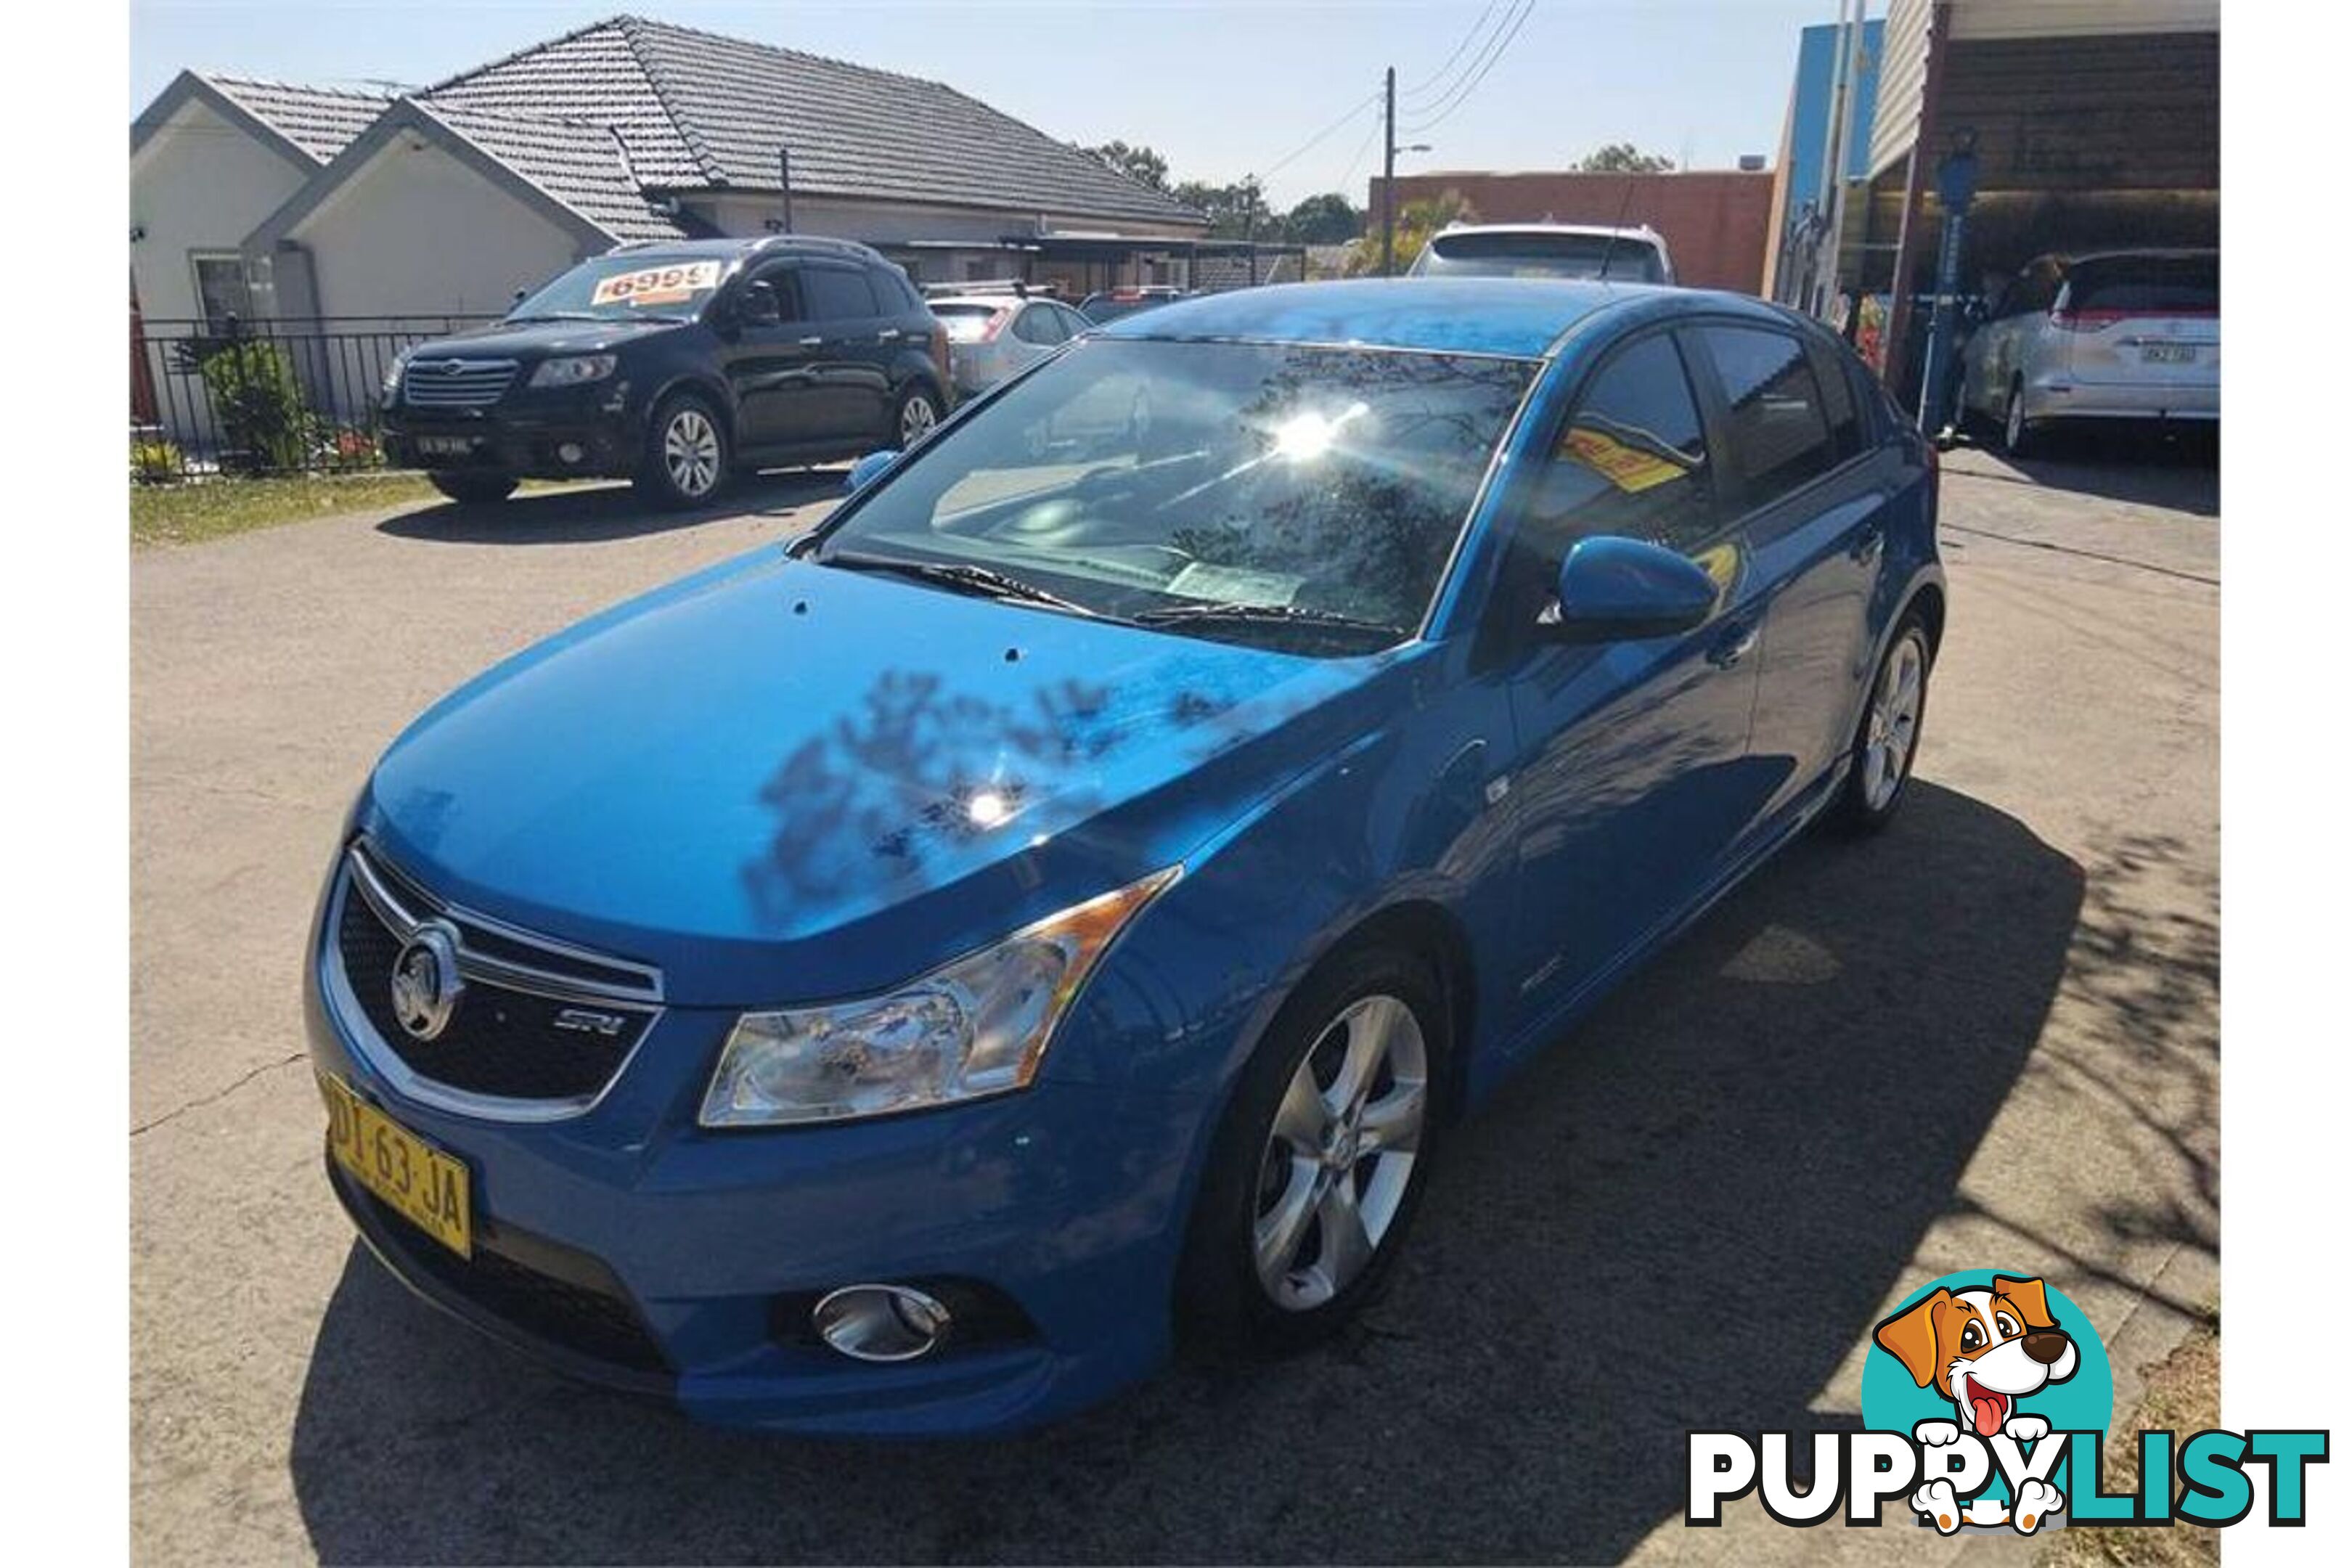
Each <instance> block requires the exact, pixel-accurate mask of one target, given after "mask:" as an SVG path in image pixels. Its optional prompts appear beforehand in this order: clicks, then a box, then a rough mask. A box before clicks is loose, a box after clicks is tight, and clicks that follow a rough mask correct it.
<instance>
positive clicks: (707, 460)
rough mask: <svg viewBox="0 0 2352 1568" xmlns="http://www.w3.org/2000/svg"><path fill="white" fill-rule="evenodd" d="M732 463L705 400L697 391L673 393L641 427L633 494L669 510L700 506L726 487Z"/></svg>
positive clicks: (723, 432)
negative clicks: (641, 447) (642, 439)
mask: <svg viewBox="0 0 2352 1568" xmlns="http://www.w3.org/2000/svg"><path fill="white" fill-rule="evenodd" d="M733 460H734V452H733V450H732V449H731V446H730V442H729V441H728V439H727V422H726V420H724V419H722V418H720V417H719V411H718V410H717V409H716V408H713V407H712V406H711V405H710V403H709V399H707V398H705V397H704V396H703V395H701V394H699V393H694V392H676V393H672V394H671V395H669V396H667V397H666V398H664V399H662V403H661V406H660V407H658V408H656V409H655V410H654V416H653V418H652V419H651V420H649V421H647V423H646V450H645V456H644V457H643V458H641V459H640V460H639V462H638V465H637V477H636V485H637V493H638V494H639V495H642V496H644V497H645V498H646V500H650V501H652V502H653V503H654V505H656V506H658V507H663V508H666V509H669V510H677V509H681V508H685V507H692V506H700V505H701V504H702V503H703V502H705V501H707V500H710V498H711V497H713V496H715V495H717V494H718V493H719V488H720V487H721V486H723V485H724V484H726V482H727V466H728V464H729V463H730V462H732V461H733Z"/></svg>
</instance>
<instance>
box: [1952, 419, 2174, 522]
mask: <svg viewBox="0 0 2352 1568" xmlns="http://www.w3.org/2000/svg"><path fill="white" fill-rule="evenodd" d="M1973 445H1974V446H1975V447H1978V448H1979V452H1978V454H1977V456H1976V458H1974V459H1973V460H1972V461H1971V462H1970V465H1969V470H1968V471H1969V475H1970V477H1972V478H1977V479H2006V480H2008V481H2010V482H2011V483H2015V484H2026V485H2032V486H2035V487H2038V488H2040V489H2052V490H2063V491H2066V492H2068V493H2070V494H2074V495H2086V496H2097V497H2099V498H2100V499H2102V500H2113V501H2126V502H2128V503H2131V504H2133V505H2136V506H2152V507H2163V508H2166V509H2168V510H2175V511H2185V512H2189V513H2192V514H2194V515H2196V516H2198V517H2219V516H2221V437H2220V434H2219V432H2217V431H2212V430H2174V431H2159V430H2137V429H2116V430H2099V429H2089V428H2086V429H2081V430H2053V431H2051V432H2049V433H2048V434H2046V435H2044V436H2043V437H2041V439H2040V441H2039V443H2038V444H2037V445H2036V446H2035V447H2033V448H2032V453H2033V455H2032V457H2028V458H2004V457H2002V456H2000V454H1999V453H1998V452H1997V451H1995V450H1994V449H1992V447H1991V445H1990V442H1988V441H1986V440H1984V439H1983V438H1981V437H1979V438H1978V439H1977V440H1976V441H1975V442H1974V443H1973Z"/></svg>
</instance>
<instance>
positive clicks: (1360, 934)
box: [1244, 897, 1478, 1118]
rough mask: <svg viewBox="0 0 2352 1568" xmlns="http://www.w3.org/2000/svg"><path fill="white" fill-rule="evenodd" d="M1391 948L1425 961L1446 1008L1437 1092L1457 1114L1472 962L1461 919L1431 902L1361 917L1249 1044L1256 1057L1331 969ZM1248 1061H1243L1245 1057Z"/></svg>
mask: <svg viewBox="0 0 2352 1568" xmlns="http://www.w3.org/2000/svg"><path fill="white" fill-rule="evenodd" d="M1381 947H1393V948H1397V949H1400V950H1402V951H1403V952H1411V953H1414V954H1418V955H1420V956H1422V957H1424V958H1426V959H1427V960H1428V962H1429V965H1430V968H1431V970H1432V971H1433V973H1434V974H1435V975H1436V978H1437V985H1438V992H1439V994H1440V995H1441V996H1442V997H1443V998H1444V1005H1445V1016H1446V1018H1445V1021H1446V1031H1447V1034H1448V1036H1449V1039H1448V1042H1447V1043H1448V1046H1449V1047H1450V1048H1449V1049H1448V1050H1447V1052H1446V1054H1445V1082H1444V1086H1443V1088H1442V1090H1441V1104H1442V1106H1443V1108H1444V1114H1445V1115H1446V1116H1447V1117H1449V1118H1451V1117H1454V1116H1457V1115H1459V1114H1460V1112H1461V1110H1462V1108H1463V1105H1464V1103H1465V1100H1466V1098H1467V1095H1466V1090H1467V1089H1468V1088H1469V1082H1470V1073H1469V1061H1470V1052H1471V1042H1472V1039H1473V1038H1474V1030H1475V1027H1476V1025H1477V998H1478V985H1477V970H1476V967H1475V964H1476V960H1475V957H1474V955H1473V954H1472V952H1471V948H1470V939H1469V934H1468V933H1467V932H1466V931H1465V930H1464V929H1463V926H1462V921H1461V918H1460V917H1459V916H1458V915H1456V914H1455V913H1454V911H1453V910H1449V909H1447V908H1446V907H1445V906H1444V905H1443V904H1440V903H1438V902H1436V901H1435V900H1431V899H1426V898H1421V897H1409V898H1406V899H1402V900H1398V901H1396V902H1392V903H1388V904H1384V905H1382V906H1381V907H1380V908H1379V909H1377V910H1372V911H1370V913H1368V914H1365V915H1364V916H1362V917H1361V918H1360V919H1358V920H1357V921H1355V922H1354V923H1353V924H1351V925H1349V926H1348V927H1346V928H1345V929H1344V930H1342V931H1339V933H1338V934H1337V935H1336V936H1334V937H1333V938H1332V939H1331V940H1330V941H1329V942H1326V943H1325V944H1324V946H1323V949H1322V951H1321V952H1318V953H1317V954H1316V956H1315V959H1314V961H1313V962H1312V963H1308V964H1307V966H1306V967H1305V968H1304V969H1302V970H1300V971H1299V973H1298V975H1297V978H1296V979H1294V980H1293V981H1292V982H1291V983H1290V984H1288V985H1287V986H1286V987H1284V990H1283V998H1282V1001H1281V1003H1280V1004H1279V1005H1276V1007H1275V1008H1274V1009H1273V1010H1272V1012H1271V1013H1270V1014H1269V1015H1268V1017H1267V1021H1266V1026H1265V1028H1264V1029H1262V1030H1260V1031H1259V1033H1258V1035H1257V1037H1255V1039H1253V1040H1252V1041H1251V1043H1250V1050H1251V1052H1252V1053H1253V1054H1254V1053H1255V1051H1256V1049H1257V1047H1258V1046H1259V1045H1260V1044H1262V1043H1263V1042H1264V1041H1265V1038H1266V1037H1267V1036H1269V1035H1271V1034H1273V1033H1274V1031H1275V1030H1276V1028H1278V1027H1279V1026H1281V1023H1282V1022H1283V1020H1284V1018H1285V1016H1286V1015H1287V1013H1288V1011H1289V1008H1290V1004H1291V1001H1292V999H1293V998H1295V997H1297V996H1298V995H1299V994H1302V993H1304V992H1306V991H1307V989H1308V988H1309V987H1310V986H1311V985H1312V984H1314V983H1315V981H1316V979H1317V978H1318V976H1320V975H1321V974H1323V973H1325V972H1326V971H1327V970H1328V969H1329V968H1330V967H1331V966H1332V965H1334V964H1336V963H1341V962H1343V961H1345V960H1347V959H1349V958H1352V957H1354V956H1355V955H1356V954H1358V953H1360V952H1366V951H1369V950H1370V949H1374V948H1381ZM1244 1059H1246V1058H1244Z"/></svg>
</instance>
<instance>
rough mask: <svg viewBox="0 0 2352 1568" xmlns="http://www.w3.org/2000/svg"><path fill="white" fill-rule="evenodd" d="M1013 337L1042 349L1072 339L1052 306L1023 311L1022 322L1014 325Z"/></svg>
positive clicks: (1016, 322) (1037, 306)
mask: <svg viewBox="0 0 2352 1568" xmlns="http://www.w3.org/2000/svg"><path fill="white" fill-rule="evenodd" d="M1013 336H1014V337H1016V338H1019V339H1020V340H1021V341H1022V342H1025V343H1035V344H1037V345H1038V346H1040V347H1051V346H1052V345H1053V344H1055V343H1061V342H1068V341H1069V338H1070V334H1069V332H1068V331H1066V329H1065V328H1064V327H1063V325H1062V319H1061V318H1060V317H1059V316H1057V315H1055V313H1054V307H1053V306H1051V305H1032V306H1030V307H1029V308H1028V309H1027V310H1024V311H1022V312H1021V318H1020V320H1018V321H1014V322H1013Z"/></svg>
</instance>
